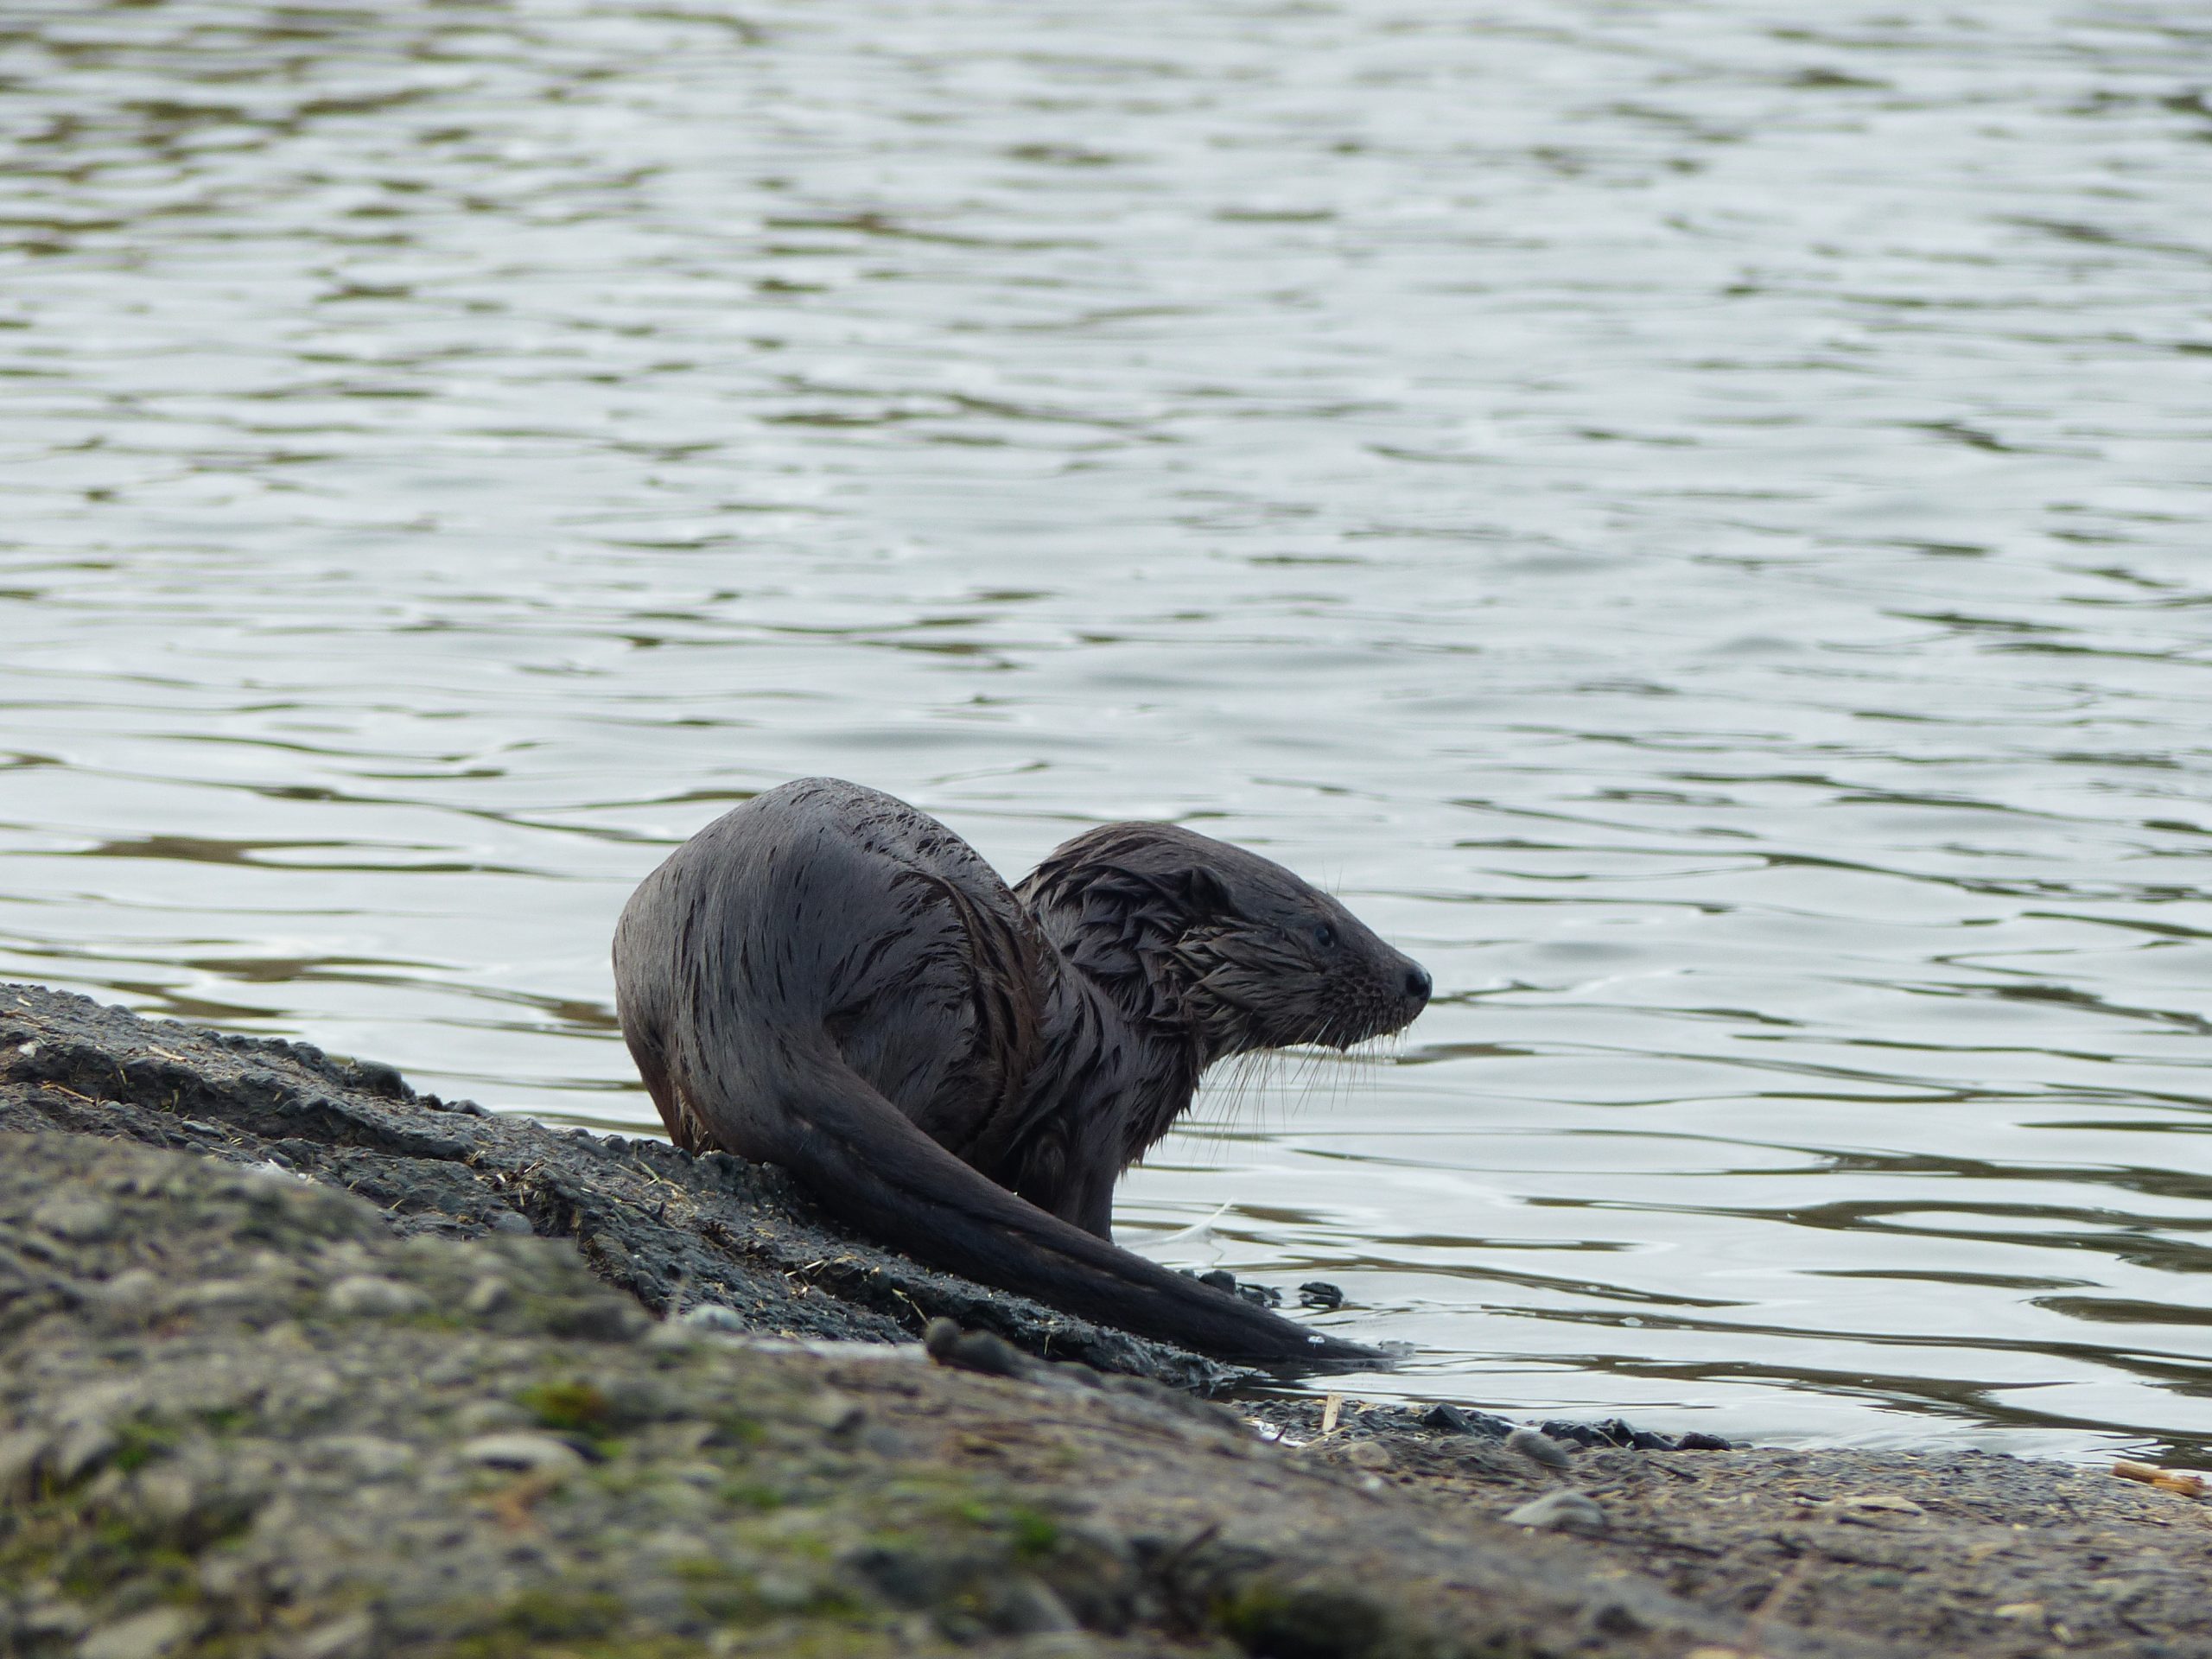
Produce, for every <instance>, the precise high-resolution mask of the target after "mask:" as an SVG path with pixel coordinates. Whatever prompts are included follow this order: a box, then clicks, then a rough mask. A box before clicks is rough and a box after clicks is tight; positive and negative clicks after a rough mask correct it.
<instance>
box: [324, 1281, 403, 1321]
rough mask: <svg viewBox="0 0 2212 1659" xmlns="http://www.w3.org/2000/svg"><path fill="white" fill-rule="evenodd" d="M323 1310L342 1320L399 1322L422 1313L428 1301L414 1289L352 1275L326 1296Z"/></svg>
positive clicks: (338, 1283)
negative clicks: (393, 1320)
mask: <svg viewBox="0 0 2212 1659" xmlns="http://www.w3.org/2000/svg"><path fill="white" fill-rule="evenodd" d="M323 1303H324V1306H327V1307H328V1308H329V1310H330V1311H331V1312H332V1313H334V1314H336V1315H337V1316H338V1317H339V1318H340V1319H399V1318H404V1316H405V1315H407V1314H410V1313H419V1312H421V1311H422V1310H423V1308H425V1307H427V1306H429V1298H428V1297H427V1296H425V1295H423V1293H422V1292H421V1291H419V1290H417V1289H416V1288H415V1287H414V1286H412V1285H407V1284H402V1283H401V1282H400V1281H398V1280H397V1279H387V1278H385V1277H384V1276H383V1275H382V1274H373V1273H349V1274H346V1276H345V1277H344V1278H343V1279H340V1280H339V1281H337V1282H336V1283H334V1284H333V1285H332V1286H331V1287H330V1288H329V1289H328V1290H327V1291H325V1292H324V1293H323Z"/></svg>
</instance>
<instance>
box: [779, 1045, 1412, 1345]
mask: <svg viewBox="0 0 2212 1659" xmlns="http://www.w3.org/2000/svg"><path fill="white" fill-rule="evenodd" d="M750 1081H751V1082H752V1083H753V1085H754V1086H755V1087H760V1088H763V1089H764V1090H768V1091H772V1094H773V1095H774V1096H775V1104H776V1106H777V1108H778V1110H777V1112H776V1113H775V1114H774V1116H775V1117H776V1119H777V1120H778V1121H779V1123H780V1124H781V1125H782V1126H783V1127H784V1128H785V1143H784V1144H783V1145H780V1146H779V1147H777V1148H776V1150H775V1152H774V1154H772V1161H774V1162H776V1163H779V1164H781V1165H783V1166H784V1167H785V1168H786V1169H788V1170H789V1171H790V1172H791V1173H792V1175H794V1176H795V1177H797V1178H798V1181H799V1184H800V1185H802V1186H804V1188H805V1189H806V1191H807V1194H808V1196H809V1197H810V1198H812V1199H813V1200H814V1201H815V1202H816V1203H817V1204H818V1205H821V1206H822V1208H823V1209H824V1210H826V1211H829V1213H830V1214H831V1215H833V1216H835V1217H837V1219H838V1220H840V1221H842V1222H845V1223H847V1224H849V1225H851V1226H852V1227H853V1228H855V1230H858V1231H861V1232H864V1233H867V1234H869V1235H871V1236H874V1237H876V1238H880V1239H881V1240H883V1241H884V1242H885V1243H888V1244H893V1245H895V1246H897V1247H898V1248H899V1249H902V1250H904V1251H906V1253H907V1254H908V1255H912V1256H914V1257H916V1258H918V1259H919V1260H921V1261H924V1262H929V1263H931V1265H933V1266H936V1267H939V1268H945V1269H946V1270H948V1271H950V1272H953V1273H957V1274H961V1275H963V1277H966V1278H969V1279H975V1280H979V1281H982V1282H983V1283H985V1284H988V1285H995V1286H997V1287H999V1288H1001V1289H1002V1290H1012V1291H1019V1292H1020V1293H1021V1294H1024V1295H1027V1296H1033V1297H1035V1298H1036V1299H1037V1300H1039V1301H1041V1302H1046V1303H1049V1304H1051V1305H1052V1306H1054V1307H1059V1308H1065V1309H1066V1310H1067V1311H1068V1312H1070V1313H1079V1314H1081V1315H1082V1316H1083V1317H1084V1318H1085V1319H1095V1320H1096V1321H1097V1322H1098V1323H1099V1324H1101V1325H1116V1326H1118V1327H1120V1328H1121V1329H1122V1330H1126V1331H1134V1332H1137V1333H1138V1334H1140V1335H1141V1336H1148V1337H1156V1338H1161V1339H1162V1340H1165V1341H1167V1342H1173V1343H1177V1344H1180V1345H1182V1346H1183V1347H1185V1348H1190V1349H1194V1350H1196V1351H1198V1352H1200V1353H1205V1354H1211V1355H1214V1356H1216V1357H1218V1358H1222V1359H1228V1360H1234V1361H1237V1362H1240V1363H1247V1364H1254V1365H1273V1366H1302V1367H1306V1368H1308V1369H1313V1370H1345V1369H1348V1368H1350V1367H1352V1366H1355V1365H1376V1364H1378V1363H1384V1357H1383V1355H1382V1354H1380V1353H1378V1352H1377V1351H1376V1350H1374V1349H1371V1348H1364V1347H1362V1346H1360V1345H1359V1344H1357V1343H1349V1342H1341V1341H1338V1340H1337V1339H1336V1338H1332V1337H1325V1336H1323V1335H1321V1334H1320V1333H1319V1332H1315V1331H1309V1330H1307V1329H1306V1327H1305V1326H1303V1325H1298V1324H1296V1323H1294V1322H1293V1321H1292V1320H1289V1319H1283V1318H1281V1317H1280V1316H1278V1315H1276V1314H1274V1313H1268V1312H1267V1310H1266V1309H1264V1308H1261V1307H1255V1306H1253V1305H1252V1304H1251V1303H1249V1302H1247V1301H1244V1300H1241V1299H1239V1298H1237V1297H1236V1296H1233V1295H1230V1294H1228V1293H1226V1292H1224V1291H1220V1290H1217V1289H1215V1288H1214V1287H1212V1286H1211V1285H1203V1284H1200V1283H1199V1282H1198V1281H1197V1280H1195V1279H1186V1278H1185V1277H1184V1276H1183V1275H1182V1274H1179V1273H1173V1272H1171V1271H1170V1270H1169V1269H1167V1268H1163V1267H1161V1266H1160V1265H1159V1264H1158V1263H1157V1262H1147V1260H1145V1259H1144V1257H1142V1256H1141V1255H1134V1254H1132V1253H1131V1252H1129V1251H1128V1250H1124V1249H1120V1248H1119V1247H1117V1246H1116V1245H1113V1244H1109V1243H1107V1242H1106V1241H1105V1240H1103V1239H1101V1238H1096V1237H1094V1236H1092V1235H1090V1234H1089V1233H1086V1232H1084V1230H1082V1229H1081V1228H1078V1227H1074V1226H1071V1225H1070V1224H1068V1223H1066V1222H1065V1221H1062V1220H1061V1219H1060V1218H1059V1217H1057V1216H1052V1215H1047V1214H1046V1212H1045V1211H1042V1210H1039V1208H1037V1206H1036V1205H1033V1204H1031V1203H1029V1202H1028V1201H1027V1199H1025V1198H1018V1197H1016V1196H1015V1195H1014V1193H1012V1192H1007V1190H1006V1189H1005V1188H1004V1187H1002V1186H1000V1185H998V1184H997V1183H995V1181H993V1180H991V1179H989V1178H988V1176H985V1175H983V1174H982V1173H979V1172H978V1171H976V1170H975V1169H972V1168H970V1167H969V1166H968V1165H966V1164H963V1163H962V1162H961V1161H960V1160H959V1159H957V1158H956V1157H954V1156H953V1155H952V1154H950V1153H949V1152H947V1151H946V1150H945V1149H944V1147H940V1146H939V1145H938V1143H937V1142H936V1141H932V1140H931V1139H930V1138H929V1136H928V1135H925V1134H924V1133H923V1132H922V1131H921V1130H920V1129H918V1128H916V1127H915V1126H914V1125H913V1124H912V1122H908V1121H907V1119H906V1116H904V1115H903V1114H901V1113H900V1112H899V1109H898V1108H896V1107H895V1106H893V1104H892V1103H890V1102H889V1101H887V1100H886V1099H885V1098H884V1097H883V1096H881V1095H880V1094H878V1093H877V1092H876V1091H875V1090H874V1088H872V1087H871V1086H870V1085H869V1084H868V1082H867V1080H866V1079H865V1078H863V1077H861V1076H860V1075H859V1074H858V1073H857V1072H855V1071H853V1070H852V1069H851V1068H850V1067H849V1066H848V1065H845V1063H844V1062H843V1060H842V1059H841V1058H838V1056H837V1055H836V1052H834V1051H828V1052H816V1053H810V1054H808V1055H807V1056H806V1057H805V1063H804V1065H792V1066H791V1067H790V1069H789V1070H788V1071H786V1072H785V1075H784V1076H783V1077H778V1078H773V1079H771V1078H766V1077H754V1078H752V1079H750Z"/></svg>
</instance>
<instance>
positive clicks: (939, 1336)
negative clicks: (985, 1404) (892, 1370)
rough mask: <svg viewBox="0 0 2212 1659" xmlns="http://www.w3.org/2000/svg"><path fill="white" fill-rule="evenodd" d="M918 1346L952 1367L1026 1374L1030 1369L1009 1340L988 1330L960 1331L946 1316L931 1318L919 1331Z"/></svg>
mask: <svg viewBox="0 0 2212 1659" xmlns="http://www.w3.org/2000/svg"><path fill="white" fill-rule="evenodd" d="M922 1346H923V1347H925V1348H926V1349H927V1350H928V1351H929V1356H930V1357H931V1359H933V1360H935V1361H937V1363H938V1364H940V1365H949V1366H950V1367H952V1368H953V1369H954V1370H962V1371H976V1372H980V1373H981V1374H982V1375H983V1376H1028V1375H1029V1373H1030V1371H1031V1370H1033V1369H1034V1364H1033V1362H1032V1360H1031V1359H1030V1357H1029V1356H1028V1355H1027V1354H1025V1353H1023V1352H1022V1351H1020V1349H1019V1348H1016V1347H1015V1346H1014V1344H1012V1343H1010V1342H1006V1341H1002V1340H1001V1338H997V1337H995V1336H993V1335H991V1334H990V1332H988V1331H963V1330H962V1329H961V1328H960V1327H959V1326H958V1325H955V1324H954V1323H953V1322H952V1321H951V1320H950V1319H931V1321H930V1322H929V1325H927V1327H926V1328H925V1329H924V1331H923V1332H922Z"/></svg>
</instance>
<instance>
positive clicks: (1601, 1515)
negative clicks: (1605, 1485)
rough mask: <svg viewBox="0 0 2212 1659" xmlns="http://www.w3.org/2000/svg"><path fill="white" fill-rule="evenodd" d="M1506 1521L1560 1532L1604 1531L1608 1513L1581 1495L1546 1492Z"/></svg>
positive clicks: (1507, 1512)
mask: <svg viewBox="0 0 2212 1659" xmlns="http://www.w3.org/2000/svg"><path fill="white" fill-rule="evenodd" d="M1505 1518H1506V1519H1507V1520H1508V1521H1510V1522H1512V1523H1513V1524H1514V1525H1515V1526H1516V1527H1548V1528H1551V1529H1554V1531H1559V1532H1603V1531H1604V1530H1605V1510H1601V1509H1599V1507H1598V1505H1597V1503H1595V1502H1594V1501H1593V1500H1592V1499H1591V1498H1589V1497H1585V1496H1584V1495H1583V1494H1582V1493H1580V1492H1575V1491H1559V1492H1546V1493H1545V1494H1544V1495H1543V1496H1542V1497H1535V1498H1531V1499H1529V1502H1527V1503H1523V1504H1522V1505H1521V1507H1520V1508H1518V1509H1516V1510H1507V1511H1506V1515H1505Z"/></svg>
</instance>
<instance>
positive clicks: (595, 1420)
mask: <svg viewBox="0 0 2212 1659" xmlns="http://www.w3.org/2000/svg"><path fill="white" fill-rule="evenodd" d="M515 1403H516V1404H517V1405H518V1406H520V1407H521V1408H523V1409H524V1411H526V1412H529V1413H530V1414H531V1415H532V1416H533V1417H535V1418H537V1421H538V1422H539V1423H540V1424H542V1425H543V1427H547V1428H559V1429H566V1430H568V1431H569V1433H574V1434H588V1435H590V1436H591V1437H592V1438H593V1439H594V1440H603V1439H604V1438H606V1435H607V1427H608V1418H609V1415H610V1413H609V1410H608V1407H607V1395H605V1394H604V1393H602V1392H601V1389H599V1387H598V1385H597V1384H596V1383H587V1382H584V1381H583V1380H582V1378H579V1377H569V1378H568V1379H566V1380H565V1381H563V1382H559V1383H539V1384H538V1385H537V1387H535V1388H529V1389H524V1390H523V1391H522V1392H521V1393H520V1394H518V1395H516V1396H515Z"/></svg>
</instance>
